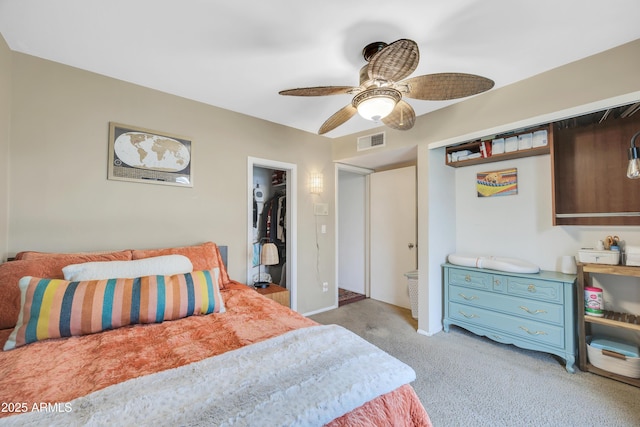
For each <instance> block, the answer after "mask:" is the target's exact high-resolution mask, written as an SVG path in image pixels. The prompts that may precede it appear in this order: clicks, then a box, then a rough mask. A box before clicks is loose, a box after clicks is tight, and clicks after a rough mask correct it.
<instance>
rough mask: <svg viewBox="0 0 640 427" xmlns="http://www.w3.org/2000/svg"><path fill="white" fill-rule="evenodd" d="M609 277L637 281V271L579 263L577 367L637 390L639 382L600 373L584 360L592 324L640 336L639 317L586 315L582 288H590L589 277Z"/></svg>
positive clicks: (627, 315)
mask: <svg viewBox="0 0 640 427" xmlns="http://www.w3.org/2000/svg"><path fill="white" fill-rule="evenodd" d="M592 273H596V274H610V275H616V276H631V277H640V267H629V266H624V265H605V264H583V263H578V281H577V282H578V286H577V292H576V298H577V301H576V305H577V307H578V366H579V367H580V370H582V371H586V372H592V373H594V374H598V375H601V376H603V377H607V378H612V379H614V380H617V381H621V382H623V383H627V384H631V385H634V386H636V387H640V378H630V377H625V376H623V375H619V374H616V373H613V372H609V371H606V370H604V369H600V368H598V367H595V366H593V365H592V364H591V363H589V361H588V359H587V335H589V334H590V333H591V324H599V325H604V326H607V327H612V328H622V329H628V330H632V331H639V332H640V316H638V315H633V314H629V313H616V312H612V311H605V314H604V316H603V317H593V316H589V315H585V312H584V288H585V286H591V284H592V283H591V274H592Z"/></svg>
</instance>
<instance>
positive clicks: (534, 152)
mask: <svg viewBox="0 0 640 427" xmlns="http://www.w3.org/2000/svg"><path fill="white" fill-rule="evenodd" d="M538 130H546V131H547V145H545V146H542V147H534V148H527V149H524V150H517V151H511V152H508V153H500V154H492V155H491V156H489V157H479V158H475V159H466V160H458V161H456V162H450V161H449V154H451V153H454V152H457V151H462V150H469V151H471V152H472V153H479V152H480V146H481V145H482V142H483V141H482V140H477V141H473V142H467V143H464V144H460V145H455V146H451V147H447V148H446V154H447V156H446V164H447V166H451V167H454V168H459V167H463V166H471V165H478V164H482V163H492V162H499V161H502V160H513V159H519V158H522V157H530V156H541V155H544V154H550V153H551V149H552V147H553V126H552V125H544V126H537V127H534V128H530V129H526V130H523V131H518V132H510V133H505V134H500V135H496V137H495V138H506V137H512V136H518V135H523V134H526V133H532V132H535V131H538ZM495 138H492V139H495ZM492 139H489V140H486V141H484V143H485V144H491V141H492Z"/></svg>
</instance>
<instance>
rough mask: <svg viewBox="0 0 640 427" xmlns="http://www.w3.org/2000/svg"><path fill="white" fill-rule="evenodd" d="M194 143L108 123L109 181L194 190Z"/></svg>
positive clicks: (160, 133) (180, 137)
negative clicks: (192, 144)
mask: <svg viewBox="0 0 640 427" xmlns="http://www.w3.org/2000/svg"><path fill="white" fill-rule="evenodd" d="M191 148H192V147H191V140H189V139H187V138H185V137H183V136H177V135H171V134H168V133H163V132H157V131H153V130H149V129H143V128H138V127H134V126H129V125H123V124H120V123H113V122H110V123H109V167H108V174H107V178H108V179H115V180H119V181H135V182H144V183H148V184H163V185H177V186H181V187H193V177H192V167H191V158H192V151H191Z"/></svg>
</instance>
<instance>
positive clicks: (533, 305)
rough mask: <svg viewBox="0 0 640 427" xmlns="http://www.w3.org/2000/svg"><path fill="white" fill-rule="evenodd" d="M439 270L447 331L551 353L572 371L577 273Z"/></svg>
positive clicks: (452, 266) (449, 266) (445, 267)
mask: <svg viewBox="0 0 640 427" xmlns="http://www.w3.org/2000/svg"><path fill="white" fill-rule="evenodd" d="M443 268H444V320H443V325H444V330H445V332H449V326H451V325H457V326H460V327H462V328H465V329H467V330H469V331H471V332H473V333H475V334H478V335H484V336H487V337H488V338H491V339H492V340H494V341H498V342H501V343H504V344H514V345H516V346H518V347H522V348H526V349H530V350H538V351H544V352H547V353H551V354H555V355H557V356H560V357H561V358H563V359H564V360H565V361H566V369H567V371H569V372H571V373H573V372H575V367H574V364H575V360H576V308H575V300H576V298H575V296H574V295H575V286H574V283H575V279H576V276H575V275H571V274H562V273H558V272H555V271H540V272H539V273H536V274H521V273H507V272H502V271H495V270H486V269H481V268H473V267H460V266H457V265H453V264H444V266H443Z"/></svg>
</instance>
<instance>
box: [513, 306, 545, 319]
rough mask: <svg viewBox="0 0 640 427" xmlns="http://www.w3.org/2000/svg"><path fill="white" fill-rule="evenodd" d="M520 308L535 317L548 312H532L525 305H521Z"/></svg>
mask: <svg viewBox="0 0 640 427" xmlns="http://www.w3.org/2000/svg"><path fill="white" fill-rule="evenodd" d="M518 308H520V309H521V310H524V311H526V312H527V313H529V314H533V315H534V316H535V315H536V314H540V313H546V312H547V310H536V311H531V310H529V309H528V308H527V307H525V306H524V305H521V306H520V307H518Z"/></svg>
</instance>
